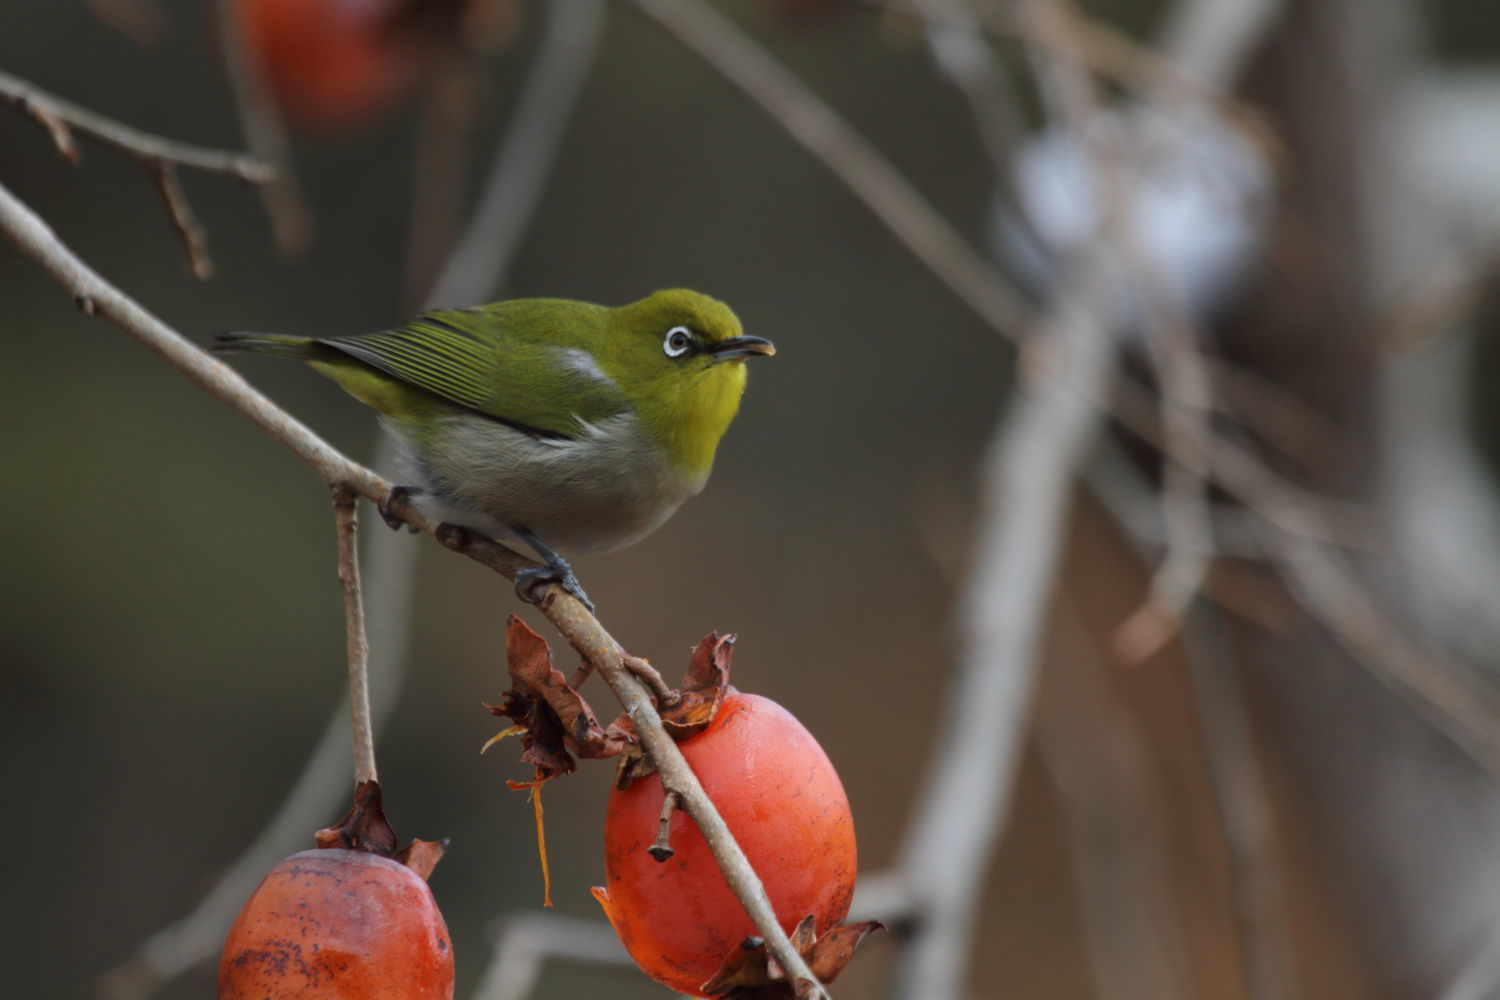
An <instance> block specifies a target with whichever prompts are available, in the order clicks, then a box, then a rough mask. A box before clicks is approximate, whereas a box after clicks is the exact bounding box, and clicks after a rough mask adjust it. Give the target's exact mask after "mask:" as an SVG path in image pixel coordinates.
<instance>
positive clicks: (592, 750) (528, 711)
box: [487, 615, 634, 781]
mask: <svg viewBox="0 0 1500 1000" xmlns="http://www.w3.org/2000/svg"><path fill="white" fill-rule="evenodd" d="M505 655H506V660H507V662H508V664H509V672H510V679H511V688H510V690H508V691H506V692H505V695H504V697H503V700H502V701H501V702H500V704H498V705H490V706H487V707H488V708H489V710H490V711H491V712H493V713H494V714H495V715H499V716H504V717H507V718H509V719H511V720H513V721H514V722H515V723H516V724H517V725H518V726H520V727H522V728H523V729H524V732H523V733H522V734H521V759H522V760H525V761H526V762H528V763H530V764H533V765H535V767H536V780H537V781H550V780H551V779H553V778H555V777H557V776H558V775H560V774H568V773H570V772H572V771H575V770H577V766H578V765H577V764H576V762H575V761H574V760H573V754H575V753H576V754H577V755H578V756H580V757H591V758H592V757H613V756H615V755H617V754H620V753H622V752H624V751H625V749H626V748H627V747H628V746H629V745H630V744H631V743H632V742H634V739H633V737H632V736H631V735H630V734H628V733H625V732H622V731H620V730H619V729H618V728H617V727H615V726H611V727H610V728H609V729H607V730H606V729H604V728H603V727H601V726H600V725H599V720H598V718H597V717H596V716H595V715H594V712H593V710H592V709H590V708H589V705H588V702H586V701H584V699H583V696H582V695H580V694H579V693H578V692H577V691H576V690H575V689H574V688H573V687H572V686H571V685H570V684H569V683H568V679H567V678H566V677H564V676H563V675H562V672H561V671H559V670H557V669H556V668H554V667H553V666H552V651H551V650H550V649H549V648H548V647H547V641H546V640H545V639H543V638H542V637H541V636H539V635H537V634H536V633H535V632H533V631H532V630H531V629H530V628H529V627H527V625H526V623H525V622H523V621H521V619H519V618H517V617H516V616H515V615H511V616H510V619H509V620H508V621H507V623H506V635H505Z"/></svg>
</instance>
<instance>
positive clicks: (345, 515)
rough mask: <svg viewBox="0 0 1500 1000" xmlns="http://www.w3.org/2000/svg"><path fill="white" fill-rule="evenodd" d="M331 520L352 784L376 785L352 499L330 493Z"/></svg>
mask: <svg viewBox="0 0 1500 1000" xmlns="http://www.w3.org/2000/svg"><path fill="white" fill-rule="evenodd" d="M333 516H334V520H335V521H336V523H337V525H338V537H339V586H340V587H341V588H342V589H343V591H344V632H345V637H346V639H347V644H348V666H349V718H350V721H351V723H352V729H353V733H354V784H355V786H356V787H357V786H359V785H362V784H364V783H365V782H367V781H375V780H377V778H378V775H377V774H376V772H375V733H374V727H373V725H372V723H371V721H370V668H369V665H370V643H369V640H368V639H366V638H365V603H364V596H363V594H362V592H361V590H360V585H359V549H358V548H357V547H356V546H355V543H354V537H355V530H356V527H357V525H358V519H357V515H356V513H355V509H354V496H353V494H351V493H347V492H345V491H344V490H341V489H338V488H335V489H334V491H333Z"/></svg>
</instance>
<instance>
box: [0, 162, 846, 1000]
mask: <svg viewBox="0 0 1500 1000" xmlns="http://www.w3.org/2000/svg"><path fill="white" fill-rule="evenodd" d="M0 230H3V231H4V232H5V233H6V235H7V236H8V237H9V238H10V239H11V240H12V241H13V242H14V243H15V244H16V246H17V247H18V248H19V249H20V250H21V251H22V252H23V253H25V254H26V255H27V256H29V257H31V258H32V259H33V260H35V261H36V262H37V263H39V264H40V265H41V266H42V268H43V269H44V270H46V271H47V272H48V273H49V274H50V275H51V276H52V277H53V278H54V279H55V280H57V281H58V283H59V284H61V285H62V286H63V288H64V289H66V290H67V291H68V292H69V294H71V295H72V296H73V299H74V301H75V302H77V303H79V304H80V305H81V306H83V307H84V308H85V309H86V310H87V311H88V312H89V313H90V314H91V315H98V316H101V317H103V318H105V319H107V320H109V321H110V322H112V323H114V324H115V325H116V326H119V327H120V328H121V329H123V330H124V331H125V332H126V333H128V334H130V335H131V336H132V337H133V338H135V339H136V340H137V341H139V342H140V343H141V344H142V345H143V346H145V347H146V348H147V349H149V350H151V351H152V352H153V353H155V354H157V355H158V356H159V357H161V358H162V359H163V360H165V361H166V362H167V363H168V364H170V365H171V366H172V367H174V368H176V369H177V370H178V371H179V372H181V373H182V374H184V375H186V376H187V377H188V378H189V379H190V380H191V381H193V382H194V383H195V384H197V385H198V386H199V387H200V388H202V389H203V390H204V391H205V392H207V393H209V395H211V396H213V397H214V398H215V399H218V400H219V401H221V402H223V403H225V404H226V405H228V406H229V407H230V408H232V409H234V410H235V411H236V412H238V413H240V414H241V415H243V416H245V417H247V418H248V419H249V420H250V421H251V422H252V423H254V424H256V425H257V426H258V427H260V428H261V429H262V430H264V431H265V432H266V433H267V434H269V435H270V436H271V437H272V438H274V439H275V440H276V441H278V442H279V443H281V444H282V445H284V446H285V447H286V448H287V449H288V450H290V451H291V452H292V453H293V454H295V455H296V456H297V457H299V458H301V459H302V460H303V461H304V462H306V463H307V464H308V465H309V466H311V467H312V469H313V470H314V471H315V472H316V473H317V474H318V476H319V478H321V479H322V480H323V482H324V483H325V484H327V485H328V486H329V487H330V488H331V489H343V490H345V491H348V492H349V493H352V494H358V495H359V496H362V497H364V498H365V499H366V500H369V501H371V502H372V503H382V502H384V501H385V500H386V499H387V498H388V497H389V496H390V489H391V487H390V484H389V483H387V482H386V481H385V480H384V479H382V478H381V477H380V476H378V475H376V474H375V473H374V472H373V471H371V470H370V469H367V468H365V467H364V466H362V465H359V464H358V463H356V462H354V461H352V460H350V459H349V458H348V457H347V456H345V455H343V454H342V453H341V452H339V451H337V450H336V449H334V448H333V447H332V446H331V445H329V444H328V443H327V442H325V441H324V440H323V439H322V438H320V437H318V436H317V435H316V434H314V433H313V432H312V430H310V429H309V428H307V427H306V426H305V425H303V424H302V423H300V422H299V421H297V420H296V419H295V418H293V417H292V416H291V415H290V414H288V413H286V412H285V411H284V410H282V409H281V408H280V407H278V406H277V405H276V404H275V403H273V402H271V400H270V399H268V398H267V397H266V396H264V395H263V394H262V393H260V392H259V391H258V390H256V389H255V388H254V387H253V386H251V385H250V383H248V382H246V381H245V380H244V378H242V377H241V376H240V375H239V374H238V373H237V372H235V371H234V369H232V368H230V367H229V366H228V365H225V364H224V363H223V362H221V361H219V360H218V359H216V358H213V357H211V356H209V355H208V354H206V353H204V352H203V351H201V350H199V349H198V348H197V347H194V346H193V345H192V344H191V343H189V342H188V341H187V340H186V339H185V338H184V337H183V336H182V335H181V334H180V333H178V332H177V331H176V330H173V329H172V328H171V327H169V326H167V325H166V324H165V323H163V322H162V321H161V320H160V319H158V318H157V317H156V316H154V315H152V314H151V313H149V312H147V311H146V310H145V309H143V308H142V307H141V306H140V305H138V304H137V303H136V302H135V301H134V300H133V299H131V298H130V297H129V296H127V295H125V294H124V293H123V292H121V291H120V290H119V289H118V288H116V287H114V286H113V285H111V284H110V283H109V282H107V281H105V280H104V279H103V278H102V277H101V276H100V275H99V274H98V273H97V272H95V271H94V270H93V269H92V268H90V267H89V266H88V265H87V264H85V263H84V262H83V261H82V260H80V259H79V258H78V257H76V256H75V255H74V254H73V253H72V252H71V251H70V250H69V249H68V248H67V247H66V246H65V245H64V244H63V243H62V242H61V241H60V240H59V239H58V238H57V236H56V235H55V234H54V233H53V232H52V231H51V229H50V228H49V227H48V226H47V224H46V223H45V222H44V221H43V220H42V219H41V218H40V217H39V216H38V215H36V213H35V212H33V211H32V210H31V209H30V208H28V207H27V206H26V205H25V204H24V203H22V202H21V201H19V200H18V199H17V198H16V197H15V196H14V195H13V194H11V193H10V191H9V190H8V189H6V188H4V187H3V186H0ZM396 513H397V514H398V515H399V516H401V517H402V518H403V519H404V520H406V521H407V523H409V524H411V525H412V526H414V527H416V528H417V529H418V530H419V531H421V532H422V533H423V534H426V535H430V536H433V537H441V540H442V541H443V542H444V544H446V545H448V547H449V548H452V549H454V550H455V551H461V552H463V553H464V554H465V555H468V556H469V557H470V558H471V559H474V560H475V561H477V562H480V563H482V564H484V565H485V566H488V567H490V568H491V569H493V570H495V571H496V572H498V573H500V574H502V575H503V576H505V577H506V578H508V579H514V578H515V575H516V572H517V571H518V570H520V569H523V568H527V567H530V566H534V565H536V564H535V563H533V562H532V561H531V560H528V559H525V558H523V557H521V556H519V555H517V554H516V553H515V552H512V551H511V550H509V549H507V548H505V547H504V546H502V545H500V544H499V543H497V542H494V541H492V540H490V539H487V538H480V537H478V536H476V535H475V534H474V533H473V532H463V533H461V535H455V534H454V533H451V532H446V531H439V528H440V527H442V526H441V525H439V524H437V523H435V522H433V521H431V520H429V519H426V518H424V517H422V516H421V515H420V514H419V513H418V512H416V511H413V510H411V509H410V507H409V505H400V506H399V508H398V509H397V511H396ZM539 597H540V600H539V605H538V606H539V607H540V608H541V609H542V612H543V613H544V614H545V615H546V616H547V618H548V619H549V620H550V621H551V622H552V623H553V625H554V626H555V627H556V628H557V629H558V631H559V632H561V633H562V634H563V635H564V636H565V637H566V638H567V639H568V641H569V642H570V643H571V644H572V645H573V647H574V648H575V649H576V650H578V652H579V653H580V654H581V655H583V656H585V657H587V658H588V659H590V660H592V661H593V662H594V665H595V668H596V669H597V670H598V671H599V673H600V675H601V676H603V677H604V678H605V680H606V682H607V683H608V684H609V686H610V688H611V689H612V690H613V691H614V692H615V695H616V697H617V698H619V700H620V702H621V704H622V705H623V706H624V707H625V709H626V711H627V712H628V713H629V714H630V717H631V720H632V721H633V722H634V723H635V726H636V731H637V733H638V734H639V735H640V737H641V742H642V745H643V747H644V748H645V750H646V752H647V753H649V754H650V755H651V758H652V760H653V762H655V764H656V766H657V769H658V771H659V772H660V774H661V776H662V781H663V783H664V785H665V786H666V787H668V788H672V789H674V790H675V791H676V792H677V793H678V795H679V796H681V798H682V801H683V804H684V807H685V808H686V810H687V812H688V815H690V816H691V817H692V818H693V821H694V822H695V823H697V825H698V828H699V829H700V830H701V831H702V832H703V836H704V840H706V841H707V842H708V845H709V849H710V850H711V851H712V853H713V855H714V859H715V861H716V862H718V864H719V866H720V870H721V871H722V872H723V873H724V877H725V881H726V882H727V883H728V884H729V886H730V888H731V889H732V890H733V892H734V894H735V897H736V898H737V899H738V900H739V901H740V903H741V905H743V906H744V907H745V910H746V913H747V914H748V915H749V917H750V919H751V922H752V923H753V924H754V925H755V928H756V930H757V931H758V932H759V933H760V934H761V936H762V937H764V938H765V939H766V944H767V947H768V949H769V950H770V952H771V954H772V955H773V956H774V957H775V958H776V960H777V961H778V962H781V963H782V966H783V968H785V969H787V970H788V972H789V975H790V976H791V977H792V978H793V979H794V980H796V979H806V980H808V981H809V982H811V983H814V984H816V982H817V980H816V977H815V976H813V975H812V972H811V971H810V970H809V969H808V968H807V964H806V962H805V961H803V959H802V956H801V955H799V954H798V953H797V951H796V949H795V948H793V947H792V944H791V941H790V940H789V939H788V938H787V935H786V932H785V931H783V930H782V928H781V926H780V925H779V924H778V923H777V921H776V915H775V912H774V910H773V909H772V907H771V903H770V901H769V900H768V899H767V898H766V894H765V889H764V887H763V886H762V885H761V883H760V880H759V879H758V878H757V877H756V875H755V872H754V871H753V870H752V869H751V867H750V864H749V862H748V861H747V860H746V858H745V854H744V851H743V850H741V849H740V846H739V844H738V843H736V842H735V840H734V837H733V835H732V834H730V832H729V828H728V827H727V826H726V825H725V824H724V820H723V818H722V817H720V816H719V813H718V810H716V809H715V808H714V805H713V803H712V802H711V801H709V799H708V796H707V795H706V794H705V793H704V791H703V787H702V785H700V784H699V783H698V779H697V777H696V776H695V775H694V774H693V772H692V769H691V768H689V767H688V765H687V761H686V760H685V759H684V758H683V756H682V753H681V751H680V750H678V748H677V744H676V743H674V742H673V741H672V739H671V737H670V736H668V735H667V734H666V731H665V730H664V729H663V728H662V726H661V719H660V716H658V715H657V713H656V708H655V706H654V705H653V704H652V703H651V698H650V695H649V694H648V692H647V691H646V689H645V688H644V687H643V686H642V685H641V684H640V682H639V681H637V680H636V679H635V677H634V676H633V675H632V674H631V673H630V672H629V670H628V669H627V668H626V666H625V664H624V656H625V653H624V651H623V650H622V649H621V648H620V646H619V645H618V643H616V642H615V640H614V638H613V637H612V636H610V635H609V633H607V632H606V631H605V630H604V628H603V626H602V625H600V624H599V622H598V620H597V619H596V618H594V616H593V615H592V614H590V613H589V611H588V610H587V609H586V608H585V607H584V606H583V605H582V604H581V603H579V601H578V600H577V599H576V598H574V597H573V596H572V595H570V594H568V593H566V592H565V591H563V590H561V588H559V587H558V586H557V585H556V584H548V585H546V586H545V587H544V588H542V589H541V594H540V595H539ZM812 996H814V997H816V996H826V993H824V992H823V991H822V989H821V987H816V986H815V987H814V992H813V993H812Z"/></svg>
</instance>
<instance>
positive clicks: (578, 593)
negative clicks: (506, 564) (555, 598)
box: [516, 556, 594, 612]
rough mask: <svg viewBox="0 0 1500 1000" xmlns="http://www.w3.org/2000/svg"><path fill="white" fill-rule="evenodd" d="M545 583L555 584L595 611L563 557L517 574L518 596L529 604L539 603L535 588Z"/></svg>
mask: <svg viewBox="0 0 1500 1000" xmlns="http://www.w3.org/2000/svg"><path fill="white" fill-rule="evenodd" d="M544 583H555V584H557V585H558V586H559V587H561V588H562V589H563V590H566V591H567V592H568V593H570V594H572V595H573V596H574V597H576V598H578V600H579V603H581V604H582V605H583V606H584V607H586V608H588V609H589V611H590V612H592V611H593V610H594V602H593V601H591V600H589V595H588V594H587V593H585V592H584V589H583V585H582V584H581V583H579V582H578V577H576V576H574V575H573V567H571V566H569V565H568V561H567V560H566V559H564V558H563V557H562V556H556V558H555V559H553V560H548V562H547V565H545V566H533V567H532V568H531V569H523V570H519V571H517V573H516V596H517V597H519V598H520V599H521V600H523V601H525V602H526V603H527V604H535V603H537V597H536V595H535V593H534V592H533V588H534V587H537V586H540V585H541V584H544Z"/></svg>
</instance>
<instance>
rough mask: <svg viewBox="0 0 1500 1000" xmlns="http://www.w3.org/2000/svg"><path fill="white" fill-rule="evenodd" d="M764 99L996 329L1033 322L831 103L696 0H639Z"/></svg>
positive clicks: (999, 278) (1017, 298)
mask: <svg viewBox="0 0 1500 1000" xmlns="http://www.w3.org/2000/svg"><path fill="white" fill-rule="evenodd" d="M635 5H636V6H637V7H639V8H640V9H641V10H643V11H645V12H646V13H647V14H648V15H650V16H651V17H652V18H653V19H654V20H656V21H657V22H658V23H659V24H661V25H662V26H663V27H664V28H666V29H667V30H668V31H669V32H671V33H672V34H673V35H675V36H676V37H677V38H678V39H679V40H680V41H681V42H682V43H683V44H684V45H685V46H687V47H688V48H689V49H691V50H692V51H693V52H695V53H697V54H698V55H699V56H700V57H702V58H703V60H704V61H705V62H707V63H708V64H709V65H710V66H712V67H713V68H714V69H716V70H718V71H719V72H720V73H723V74H724V75H725V76H726V77H728V78H729V80H730V81H731V82H733V83H734V84H735V86H737V87H739V88H740V89H741V90H742V91H744V92H745V94H746V95H747V96H749V97H750V98H751V100H753V101H755V103H757V104H759V105H760V106H761V107H762V108H764V109H765V110H766V112H767V113H768V114H769V115H770V116H771V118H772V119H773V120H774V121H775V122H776V123H777V124H778V125H780V126H781V127H782V128H784V129H786V130H787V132H788V133H790V134H791V136H792V138H794V139H796V140H797V141H798V142H799V143H801V144H802V145H803V146H804V147H806V148H807V150H808V151H809V152H811V153H812V154H813V155H814V156H816V157H817V158H818V159H819V160H820V161H821V162H822V163H823V165H824V166H826V167H828V169H829V170H831V171H833V173H834V174H835V175H836V176H837V177H838V178H839V180H840V181H842V182H843V183H844V185H845V186H846V187H847V188H848V189H849V190H850V191H851V192H852V193H853V194H854V195H855V196H856V197H858V198H859V199H860V200H861V201H863V202H864V203H865V205H866V207H868V208H869V209H870V210H871V211H872V212H874V213H875V215H876V217H878V218H879V219H880V221H881V222H883V223H884V224H885V225H886V226H887V227H888V228H889V229H890V230H891V231H892V232H893V233H895V235H896V237H897V238H898V239H900V240H901V242H902V243H904V244H905V245H906V246H907V248H908V249H909V250H911V252H912V253H914V254H915V255H916V256H917V257H918V258H919V259H920V260H921V261H922V262H923V263H924V264H926V265H927V267H928V268H929V269H930V270H931V271H932V273H933V274H934V275H935V276H936V277H937V278H938V279H939V280H940V281H942V282H943V283H945V284H946V285H947V286H948V287H949V289H951V290H952V292H953V293H954V294H955V295H957V296H958V297H959V299H960V300H962V301H963V302H964V303H966V304H967V305H968V306H969V308H971V309H973V310H974V311H975V312H976V313H977V314H978V315H979V316H980V317H982V318H983V319H984V320H985V321H986V322H988V323H989V324H990V325H991V326H993V327H995V328H996V329H997V330H1002V331H1010V332H1011V334H1012V335H1013V334H1014V332H1015V331H1017V330H1018V329H1020V328H1022V327H1023V326H1026V325H1027V321H1028V317H1029V316H1030V314H1031V312H1032V310H1031V308H1030V306H1029V305H1028V304H1027V303H1026V302H1025V300H1024V299H1023V298H1022V296H1021V294H1020V293H1019V292H1017V291H1016V290H1015V289H1013V288H1012V287H1011V285H1010V283H1009V282H1007V281H1006V280H1005V278H1004V276H1003V275H1001V273H1000V272H999V271H998V270H997V269H996V268H995V266H994V265H993V264H991V263H990V262H989V260H987V259H986V258H985V257H984V256H983V255H982V254H980V253H979V252H978V251H976V250H975V249H974V248H973V247H972V246H970V245H969V243H968V242H967V241H966V240H965V239H964V238H963V237H962V236H960V235H959V234H958V233H957V232H956V231H955V230H954V228H953V227H952V226H951V225H950V224H949V223H948V221H947V220H946V219H944V218H943V217H942V216H941V215H939V214H938V213H937V211H936V210H935V209H933V207H932V206H931V205H930V204H929V203H928V202H927V200H926V199H925V198H923V197H922V195H921V194H920V193H919V192H918V191H917V190H916V189H915V188H913V187H912V186H911V184H910V182H908V181H907V180H906V179H905V178H904V177H902V176H901V175H900V174H899V173H897V172H896V170H895V168H893V167H892V166H891V165H890V163H889V162H888V161H886V160H885V158H884V157H882V156H881V155H880V154H879V153H878V152H877V151H876V150H875V148H874V147H873V146H871V145H870V143H869V142H868V141H867V140H866V139H865V138H864V136H862V135H860V134H859V133H858V132H856V131H855V130H854V129H853V128H851V127H850V126H849V123H848V122H846V121H844V119H842V118H840V117H839V116H838V114H837V113H836V112H835V111H834V110H833V108H831V107H830V106H829V105H828V104H827V102H825V101H824V100H823V99H822V98H820V97H819V96H818V95H817V94H815V93H814V92H813V91H812V90H811V89H810V88H808V87H807V85H806V84H804V83H803V82H802V81H800V80H798V79H797V78H796V77H795V76H793V75H792V73H791V72H790V71H788V70H787V69H786V67H784V66H782V65H781V64H780V63H778V62H776V60H775V59H773V58H772V57H771V56H770V55H769V54H768V53H766V52H765V51H764V50H763V49H762V48H761V47H760V46H758V45H757V44H756V43H755V42H754V41H753V40H752V39H750V38H749V37H748V36H746V35H745V34H744V33H743V32H741V31H740V30H739V29H738V28H736V27H735V26H734V24H733V23H732V22H730V21H729V19H728V18H726V17H724V15H722V14H720V13H718V12H717V11H715V10H714V9H713V8H711V7H709V6H708V5H707V4H704V3H701V2H697V0H635Z"/></svg>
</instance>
